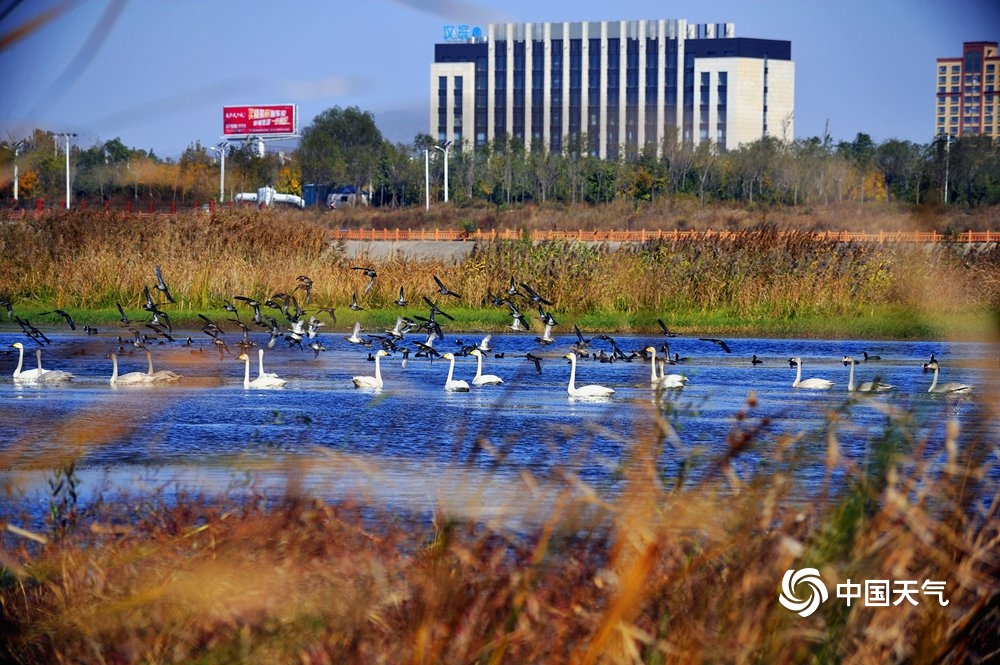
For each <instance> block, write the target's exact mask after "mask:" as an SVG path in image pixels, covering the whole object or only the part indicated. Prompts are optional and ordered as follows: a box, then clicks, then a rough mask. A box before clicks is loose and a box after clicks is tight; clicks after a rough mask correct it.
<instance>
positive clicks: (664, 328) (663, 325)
mask: <svg viewBox="0 0 1000 665" xmlns="http://www.w3.org/2000/svg"><path fill="white" fill-rule="evenodd" d="M656 322H657V323H659V324H660V329H661V330H662V331H663V334H664V335H666V336H667V337H677V333H675V332H672V331H671V330H670V328H668V327H667V324H666V323H664V322H663V319H657V320H656Z"/></svg>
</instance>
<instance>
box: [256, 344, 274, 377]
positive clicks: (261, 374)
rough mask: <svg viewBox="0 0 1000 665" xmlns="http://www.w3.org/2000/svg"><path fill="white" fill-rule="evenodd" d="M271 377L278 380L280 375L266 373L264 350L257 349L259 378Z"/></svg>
mask: <svg viewBox="0 0 1000 665" xmlns="http://www.w3.org/2000/svg"><path fill="white" fill-rule="evenodd" d="M265 376H269V377H271V378H278V375H277V374H275V373H274V372H265V371H264V349H257V378H258V379H259V378H261V377H265Z"/></svg>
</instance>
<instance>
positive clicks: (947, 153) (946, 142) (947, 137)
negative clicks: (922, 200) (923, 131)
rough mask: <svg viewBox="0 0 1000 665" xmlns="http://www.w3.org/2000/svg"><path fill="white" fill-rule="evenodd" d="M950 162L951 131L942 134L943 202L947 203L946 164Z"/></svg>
mask: <svg viewBox="0 0 1000 665" xmlns="http://www.w3.org/2000/svg"><path fill="white" fill-rule="evenodd" d="M949 162H951V132H948V133H947V134H945V135H944V204H945V205H948V166H949Z"/></svg>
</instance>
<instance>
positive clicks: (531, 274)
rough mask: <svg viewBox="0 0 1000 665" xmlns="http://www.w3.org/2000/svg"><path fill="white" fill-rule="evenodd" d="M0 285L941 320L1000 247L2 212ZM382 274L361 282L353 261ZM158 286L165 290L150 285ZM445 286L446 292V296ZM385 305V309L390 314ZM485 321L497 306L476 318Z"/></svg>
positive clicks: (26, 301)
mask: <svg viewBox="0 0 1000 665" xmlns="http://www.w3.org/2000/svg"><path fill="white" fill-rule="evenodd" d="M0 256H3V257H5V260H4V261H3V262H2V263H0V284H2V287H0V288H2V290H3V292H2V293H0V296H2V297H4V298H5V299H9V300H11V301H13V302H15V303H18V304H19V305H20V306H24V307H27V308H28V309H29V310H30V309H31V308H32V307H34V308H35V309H36V310H41V309H42V308H46V309H51V308H52V307H59V308H63V309H67V310H68V311H70V312H71V313H77V314H79V313H85V312H86V311H89V310H102V311H105V312H109V313H113V312H115V304H116V303H121V304H122V305H123V307H125V308H126V309H127V310H129V311H131V312H135V313H138V314H141V312H142V310H141V307H142V304H143V303H144V302H145V296H144V289H145V288H146V287H148V286H150V285H151V284H153V273H152V270H153V265H160V266H162V268H163V271H164V274H165V276H166V278H167V279H168V281H169V283H170V288H171V291H172V293H173V295H174V296H175V298H176V299H177V300H178V304H177V305H176V306H173V310H172V311H171V312H170V313H171V314H172V315H173V314H175V313H176V314H177V316H178V318H181V319H184V318H186V319H187V320H189V321H195V322H197V318H196V316H195V315H196V313H198V312H209V311H222V310H221V308H222V305H223V304H224V303H225V302H226V301H232V298H233V296H234V295H243V296H248V297H253V298H257V299H260V300H262V301H263V300H264V299H267V298H269V297H271V296H272V295H273V294H276V293H290V292H293V293H294V295H295V296H296V298H297V299H298V300H299V303H300V305H305V304H306V303H305V299H306V298H305V292H304V291H298V292H294V289H295V287H296V286H297V285H298V281H297V278H298V277H299V276H301V275H306V276H308V277H310V278H311V279H312V280H313V283H314V287H313V289H312V291H311V293H310V294H309V303H308V304H309V305H310V306H312V307H320V306H327V307H333V308H335V310H340V311H341V312H343V311H344V308H346V307H347V305H349V304H350V303H351V301H352V298H353V297H354V296H355V295H357V297H358V299H359V303H360V304H361V305H362V306H363V307H364V308H365V309H366V310H367V313H362V312H359V313H358V314H357V315H356V316H358V317H360V318H364V317H369V316H371V317H374V319H373V320H374V321H376V322H377V323H378V324H380V325H381V324H383V323H389V324H390V325H391V321H388V322H386V321H383V320H382V319H387V318H389V319H394V317H395V312H398V311H399V309H398V308H394V306H393V304H392V303H393V301H394V300H395V299H396V297H397V295H398V291H399V288H400V287H403V289H404V293H405V294H406V297H407V300H408V301H409V303H410V304H411V306H412V307H418V308H422V307H423V306H424V304H423V300H422V299H423V298H424V297H427V298H430V299H434V300H437V299H438V294H437V292H436V289H437V287H436V284H435V283H434V281H433V279H432V277H433V276H435V275H436V276H438V277H440V278H441V279H442V281H444V283H445V284H447V285H448V286H449V288H451V289H452V290H454V291H457V292H459V293H461V294H462V296H463V297H462V301H461V304H462V306H463V307H466V308H470V309H471V310H477V309H478V310H489V309H493V308H495V306H494V305H493V304H492V297H493V296H494V295H500V296H504V295H505V293H506V288H507V285H508V282H509V279H510V278H511V277H514V278H515V279H516V280H518V281H524V282H527V283H529V284H530V285H531V286H532V287H533V288H534V289H535V290H536V291H538V292H539V293H542V294H544V295H545V297H546V298H547V299H549V300H551V301H552V302H553V303H554V306H553V308H552V309H553V310H554V311H556V312H557V313H560V314H562V315H565V316H572V317H575V318H585V317H595V318H594V320H597V321H600V320H607V321H608V322H609V323H611V324H612V325H614V324H615V322H616V321H617V322H618V324H619V325H616V326H614V327H615V328H616V329H628V328H629V326H630V325H632V323H633V322H634V323H635V325H639V326H649V325H655V320H656V318H663V319H664V320H667V321H668V323H671V324H674V325H681V326H683V325H684V324H685V318H686V317H692V316H693V317H695V318H697V319H699V320H700V321H701V322H704V321H705V320H706V318H711V317H712V316H720V315H721V316H725V317H727V318H728V319H729V320H730V321H736V322H742V323H743V324H747V325H751V326H752V325H753V324H754V323H755V322H757V323H761V324H763V323H767V322H770V323H772V324H773V322H775V321H794V320H796V319H803V318H807V319H808V318H812V319H814V320H822V319H824V318H831V317H834V318H835V317H846V318H848V319H850V318H863V317H865V316H868V315H871V313H872V312H876V311H879V312H881V311H885V310H886V308H889V309H890V310H893V311H898V310H904V311H924V312H929V313H932V314H934V313H936V314H938V315H940V316H950V315H962V314H964V313H967V312H989V311H996V310H997V308H998V307H1000V249H998V248H997V247H995V246H993V247H987V248H983V249H980V250H969V249H967V248H965V247H964V246H962V245H949V244H942V245H939V246H933V247H928V246H913V245H906V244H892V243H885V244H877V243H839V242H835V241H832V240H822V239H817V238H814V237H813V236H811V235H810V234H809V233H808V232H805V231H796V230H795V229H794V228H793V229H778V228H777V227H776V226H774V225H771V224H758V225H757V226H755V227H753V228H751V229H749V230H747V232H746V233H742V234H738V235H731V236H726V237H723V236H718V237H712V238H710V239H707V240H683V239H682V240H678V241H672V240H658V241H650V242H647V243H644V244H637V245H623V246H621V247H612V246H609V245H606V244H589V243H582V242H561V241H551V242H541V243H531V242H528V241H500V242H494V243H484V244H479V245H477V246H476V247H475V250H474V252H473V253H472V255H471V256H470V257H469V258H468V259H466V260H464V261H462V262H461V263H455V262H452V261H445V260H442V259H434V258H428V259H422V260H416V259H403V258H399V257H394V258H390V259H379V260H377V261H376V260H373V259H370V258H368V257H364V256H361V257H355V258H349V257H347V256H346V254H345V252H344V250H343V247H342V246H338V245H337V244H336V243H334V242H331V241H330V240H329V239H328V238H327V235H326V233H325V229H324V228H323V226H322V225H319V224H314V223H310V222H308V221H303V220H302V219H301V218H298V217H296V216H294V215H289V214H282V213H281V212H279V211H266V212H260V211H257V210H253V209H240V210H234V211H222V212H220V213H216V214H213V215H211V216H209V215H204V214H203V215H177V216H158V217H148V218H147V217H128V216H125V215H121V214H109V213H106V212H98V211H94V212H87V211H75V212H71V213H62V214H55V215H52V216H44V217H41V218H38V219H35V218H32V217H27V218H24V219H21V220H16V221H9V222H7V223H5V224H4V225H3V227H2V230H0ZM369 265H370V267H373V268H375V269H376V270H377V272H378V275H379V276H378V279H377V280H376V282H375V284H374V285H373V287H372V289H371V290H370V291H367V290H366V286H367V284H368V278H367V277H366V276H365V275H364V274H363V272H362V271H360V270H357V269H356V268H360V267H364V266H369ZM153 295H154V296H155V295H158V294H156V293H155V291H154V293H153ZM451 303H452V301H450V300H449V299H448V298H445V299H444V301H443V304H451ZM389 310H391V312H392V313H391V314H390V313H386V312H387V311H389ZM473 318H474V319H475V320H477V321H482V322H484V323H490V322H496V321H501V322H505V323H509V321H506V319H505V317H504V316H492V315H489V314H482V315H479V316H474V317H473Z"/></svg>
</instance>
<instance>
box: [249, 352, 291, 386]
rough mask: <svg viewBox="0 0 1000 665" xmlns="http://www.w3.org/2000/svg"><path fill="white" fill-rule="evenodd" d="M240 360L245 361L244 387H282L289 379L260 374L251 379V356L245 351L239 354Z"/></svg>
mask: <svg viewBox="0 0 1000 665" xmlns="http://www.w3.org/2000/svg"><path fill="white" fill-rule="evenodd" d="M238 360H242V361H243V387H244V388H281V387H282V386H284V385H285V384H286V383H288V381H286V380H285V379H282V378H280V377H277V376H267V375H265V376H258V377H257V378H256V379H254V380H253V381H251V380H250V356H248V355H247V354H245V353H241V354H240V355H239V358H238Z"/></svg>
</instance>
